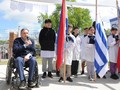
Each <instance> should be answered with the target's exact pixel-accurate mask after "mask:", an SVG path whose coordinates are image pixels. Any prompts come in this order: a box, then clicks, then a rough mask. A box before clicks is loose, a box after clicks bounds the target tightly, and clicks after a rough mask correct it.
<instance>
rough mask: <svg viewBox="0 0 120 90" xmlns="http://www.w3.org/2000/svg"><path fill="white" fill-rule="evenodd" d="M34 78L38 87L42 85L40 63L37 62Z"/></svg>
mask: <svg viewBox="0 0 120 90" xmlns="http://www.w3.org/2000/svg"><path fill="white" fill-rule="evenodd" d="M33 80H34V82H36V85H35V87H37V88H38V87H39V86H40V79H39V73H38V64H36V67H35V74H34V76H33Z"/></svg>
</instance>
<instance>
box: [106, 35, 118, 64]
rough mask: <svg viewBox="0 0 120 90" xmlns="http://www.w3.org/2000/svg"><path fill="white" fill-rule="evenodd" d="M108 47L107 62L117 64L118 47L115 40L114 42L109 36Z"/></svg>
mask: <svg viewBox="0 0 120 90" xmlns="http://www.w3.org/2000/svg"><path fill="white" fill-rule="evenodd" d="M108 46H109V60H110V62H113V63H117V57H118V48H119V45H118V44H116V40H115V38H113V36H112V35H110V36H109V37H108Z"/></svg>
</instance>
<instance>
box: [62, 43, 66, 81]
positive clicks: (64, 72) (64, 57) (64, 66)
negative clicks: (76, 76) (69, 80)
mask: <svg viewBox="0 0 120 90" xmlns="http://www.w3.org/2000/svg"><path fill="white" fill-rule="evenodd" d="M65 44H66V43H65ZM63 79H64V83H65V81H66V51H65V55H64V77H63Z"/></svg>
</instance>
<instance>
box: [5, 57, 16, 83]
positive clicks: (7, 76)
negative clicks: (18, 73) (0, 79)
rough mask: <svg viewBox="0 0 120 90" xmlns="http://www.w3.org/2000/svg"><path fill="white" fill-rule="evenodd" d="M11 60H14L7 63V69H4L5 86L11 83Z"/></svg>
mask: <svg viewBox="0 0 120 90" xmlns="http://www.w3.org/2000/svg"><path fill="white" fill-rule="evenodd" d="M13 60H14V58H11V59H10V60H9V61H8V63H7V67H6V84H8V85H9V84H10V83H11V76H12V64H13Z"/></svg>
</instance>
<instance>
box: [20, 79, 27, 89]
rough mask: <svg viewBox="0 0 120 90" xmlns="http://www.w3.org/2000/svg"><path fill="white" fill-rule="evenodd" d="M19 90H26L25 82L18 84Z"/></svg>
mask: <svg viewBox="0 0 120 90" xmlns="http://www.w3.org/2000/svg"><path fill="white" fill-rule="evenodd" d="M19 89H21V90H24V89H26V82H25V81H21V82H20V85H19Z"/></svg>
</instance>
